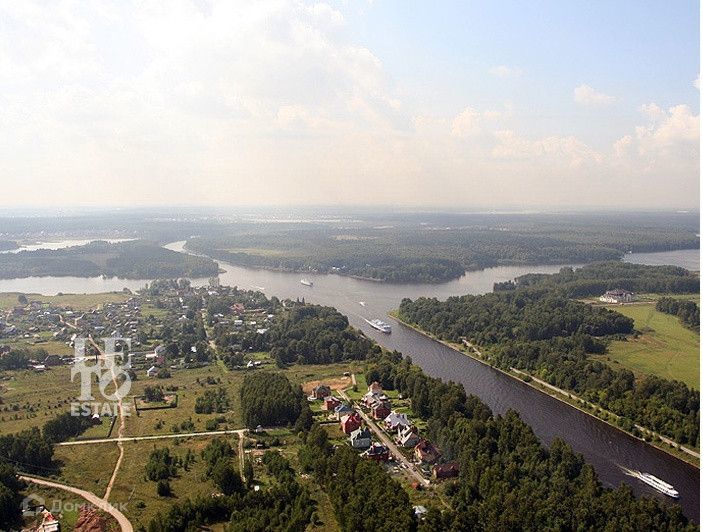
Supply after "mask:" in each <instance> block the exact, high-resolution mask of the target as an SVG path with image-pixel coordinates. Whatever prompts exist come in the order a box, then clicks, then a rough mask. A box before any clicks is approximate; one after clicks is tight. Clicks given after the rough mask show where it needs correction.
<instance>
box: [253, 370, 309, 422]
mask: <svg viewBox="0 0 702 532" xmlns="http://www.w3.org/2000/svg"><path fill="white" fill-rule="evenodd" d="M241 410H242V416H243V418H244V423H245V424H246V426H247V427H249V428H256V427H257V426H258V425H262V426H264V427H271V426H276V425H293V424H296V423H297V422H298V421H299V422H300V423H301V424H302V426H301V427H300V428H308V427H309V424H310V423H311V419H312V416H311V412H310V409H309V405H308V404H307V399H306V398H305V396H304V394H303V393H302V389H301V388H300V387H294V386H293V385H292V384H291V383H290V381H289V380H288V379H287V377H285V375H281V374H280V373H269V372H259V373H254V374H253V375H250V376H248V377H247V378H246V379H245V380H244V384H243V385H242V387H241Z"/></svg>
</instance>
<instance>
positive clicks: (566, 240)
mask: <svg viewBox="0 0 702 532" xmlns="http://www.w3.org/2000/svg"><path fill="white" fill-rule="evenodd" d="M380 219H382V218H379V220H380ZM422 219H424V220H426V221H421V220H422ZM635 220H638V221H641V220H639V219H637V218H632V219H631V220H629V219H627V218H623V219H622V218H617V217H614V218H607V217H600V218H596V217H591V216H582V217H568V216H565V217H562V218H559V217H558V216H555V215H552V216H551V217H548V216H515V215H505V216H493V217H489V216H482V217H480V216H469V215H465V216H458V215H455V216H446V217H433V216H431V215H426V216H424V217H423V218H422V217H421V216H420V215H413V216H409V215H408V216H407V217H406V218H401V217H398V218H391V221H392V223H388V224H383V225H371V224H370V223H363V222H364V221H363V220H361V221H359V223H356V224H345V225H343V227H338V226H334V225H333V224H303V223H298V224H289V225H288V226H286V227H285V228H281V226H280V225H254V224H251V225H245V226H243V227H240V228H238V230H237V231H233V232H231V233H229V234H226V235H222V234H218V235H216V236H208V237H197V238H191V239H189V240H188V243H187V246H188V248H189V249H192V250H193V251H196V252H199V253H203V254H206V255H208V256H211V257H214V258H217V259H220V260H225V261H228V262H232V263H235V264H239V265H243V266H254V267H263V268H270V269H278V270H284V271H318V272H323V273H338V274H342V275H352V276H359V277H364V278H372V279H377V280H381V281H387V282H444V281H448V280H451V279H455V278H457V277H460V276H461V275H462V274H463V272H464V271H465V270H476V269H482V268H486V267H490V266H498V265H514V264H559V263H589V262H595V261H606V260H618V259H619V258H621V257H622V255H624V254H625V253H627V252H629V251H633V252H638V251H665V250H671V249H684V248H699V238H698V237H697V236H696V234H695V229H694V228H692V225H690V227H689V228H688V227H677V226H675V225H668V226H665V225H663V224H661V223H660V221H659V220H657V219H655V218H647V219H646V222H645V223H646V225H644V226H638V225H635V224H634V223H633V222H634V221H635ZM443 223H446V224H451V225H443Z"/></svg>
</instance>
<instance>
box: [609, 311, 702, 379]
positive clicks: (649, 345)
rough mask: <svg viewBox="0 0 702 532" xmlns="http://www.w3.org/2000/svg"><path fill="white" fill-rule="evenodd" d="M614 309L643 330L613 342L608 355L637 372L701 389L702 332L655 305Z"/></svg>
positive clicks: (612, 359) (614, 360) (638, 328)
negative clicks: (678, 381) (684, 324)
mask: <svg viewBox="0 0 702 532" xmlns="http://www.w3.org/2000/svg"><path fill="white" fill-rule="evenodd" d="M610 308H612V310H616V311H617V312H619V313H621V314H624V315H625V316H629V317H630V318H633V319H634V326H635V327H636V329H637V330H639V331H641V332H642V334H641V336H639V337H638V338H629V339H628V340H626V341H616V342H612V343H611V344H610V346H609V354H608V358H609V359H611V361H613V362H617V363H619V364H621V365H622V366H624V367H626V368H629V369H631V370H632V371H633V372H634V373H635V374H653V375H658V376H660V377H664V378H666V379H676V380H680V381H683V382H685V383H686V384H688V385H689V386H691V387H693V388H695V389H699V378H700V373H699V351H700V336H699V334H697V333H695V332H694V331H691V330H689V329H687V328H686V327H684V326H683V325H682V324H681V323H680V321H679V320H678V318H677V317H675V316H671V315H669V314H664V313H663V312H658V311H657V310H656V309H655V307H654V305H651V304H640V305H615V306H612V307H610Z"/></svg>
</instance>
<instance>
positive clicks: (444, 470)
mask: <svg viewBox="0 0 702 532" xmlns="http://www.w3.org/2000/svg"><path fill="white" fill-rule="evenodd" d="M459 472H460V470H459V467H458V463H457V462H446V463H445V464H437V465H435V466H434V467H432V468H431V476H432V477H434V480H441V479H444V478H453V477H457V476H458V473H459Z"/></svg>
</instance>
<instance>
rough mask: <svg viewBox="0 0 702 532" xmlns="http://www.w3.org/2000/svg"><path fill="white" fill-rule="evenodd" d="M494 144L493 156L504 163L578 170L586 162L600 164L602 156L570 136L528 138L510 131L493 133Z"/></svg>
mask: <svg viewBox="0 0 702 532" xmlns="http://www.w3.org/2000/svg"><path fill="white" fill-rule="evenodd" d="M495 138H496V140H497V143H496V145H495V147H494V148H493V149H492V156H493V157H494V158H496V159H506V160H521V161H529V160H535V161H538V162H539V163H540V164H543V163H548V164H553V163H556V164H559V165H562V166H565V167H569V168H580V167H582V166H583V165H585V164H586V163H600V162H602V160H603V157H602V155H601V154H599V153H598V152H597V151H595V150H594V149H592V148H591V147H590V146H588V145H587V144H585V143H584V142H582V141H580V140H578V139H577V138H575V137H573V136H568V137H556V136H552V137H545V138H540V139H534V140H531V139H528V138H526V137H523V136H520V135H517V134H516V133H515V132H514V131H511V130H501V131H496V132H495Z"/></svg>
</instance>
